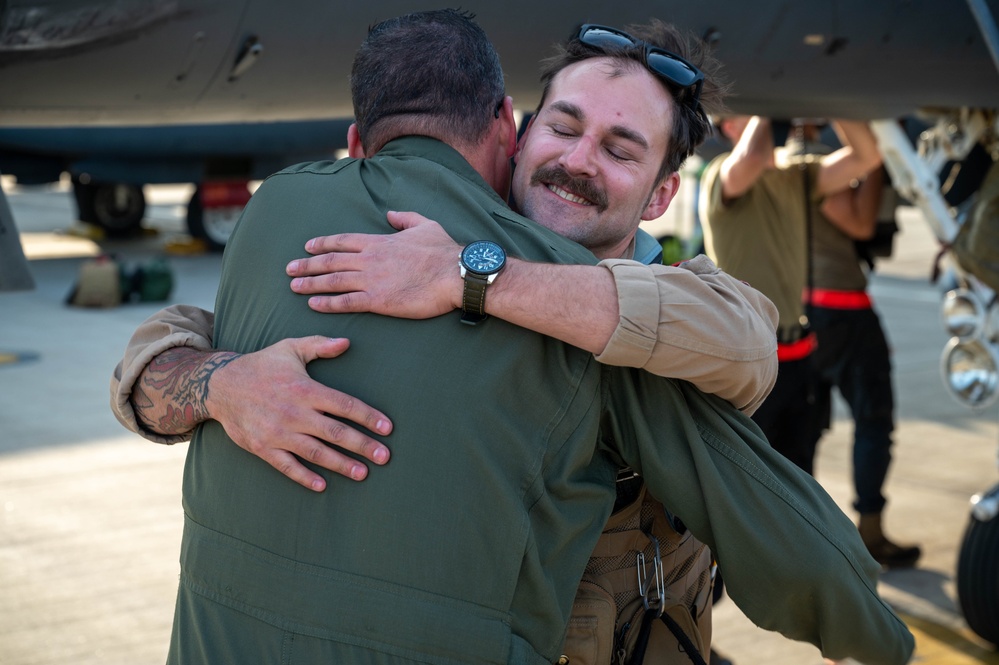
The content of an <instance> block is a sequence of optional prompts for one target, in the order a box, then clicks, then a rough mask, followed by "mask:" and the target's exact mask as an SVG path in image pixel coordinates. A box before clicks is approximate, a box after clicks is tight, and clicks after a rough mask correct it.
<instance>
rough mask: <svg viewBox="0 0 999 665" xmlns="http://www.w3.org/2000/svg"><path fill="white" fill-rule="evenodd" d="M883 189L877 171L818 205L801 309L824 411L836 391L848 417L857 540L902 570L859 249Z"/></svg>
mask: <svg viewBox="0 0 999 665" xmlns="http://www.w3.org/2000/svg"><path fill="white" fill-rule="evenodd" d="M884 190H885V182H884V176H883V169H875V170H874V171H872V172H871V173H870V174H869V175H868V176H867V177H866V178H864V179H863V180H861V181H859V182H857V183H856V184H855V186H851V187H848V188H847V189H844V190H842V191H840V192H836V193H833V194H831V195H829V196H827V197H826V199H825V200H824V201H823V202H822V206H821V209H820V213H821V214H819V215H817V216H816V217H815V220H814V222H815V226H814V232H813V233H814V242H813V244H812V256H813V265H814V270H813V280H814V281H813V287H812V289H811V290H810V291H808V292H807V293H806V302H807V303H808V304H809V306H810V309H809V321H810V322H811V323H812V328H813V329H814V330H815V334H816V336H817V338H818V347H817V349H816V351H815V365H816V369H817V371H818V373H819V380H820V385H819V396H820V403H822V401H823V400H824V401H825V403H826V408H827V409H828V408H829V406H830V405H829V400H830V395H829V390H830V388H831V387H832V386H836V387H837V388H838V389H839V392H840V394H841V395H842V396H843V399H844V400H846V403H847V404H848V405H849V407H850V413H851V415H852V417H853V422H854V433H853V486H854V491H855V492H856V497H855V500H854V503H853V507H854V509H855V510H856V511H857V512H858V513H859V514H860V518H859V524H858V528H859V530H860V537H861V538H862V539H863V541H864V544H865V545H866V546H867V549H868V551H870V553H871V556H873V557H874V559H875V560H876V561H877V562H878V563H880V564H882V565H884V566H888V567H906V566H912V565H914V564H915V563H916V561H918V560H919V555H920V548H919V547H918V546H915V545H899V544H897V543H895V542H893V541H891V540H889V539H888V537H887V536H885V534H884V528H883V524H882V515H883V513H884V509H885V506H886V505H887V499H886V498H885V496H884V485H885V481H886V479H887V477H888V468H889V466H890V464H891V446H892V437H891V434H892V431H893V430H894V429H895V419H894V404H895V401H894V395H893V388H892V369H891V358H890V356H889V350H888V340H887V339H886V337H885V333H884V329H883V328H882V326H881V321H880V319H879V317H878V314H877V312H876V311H875V310H874V307H873V303H872V301H871V297H870V295H869V294H868V293H867V282H868V280H867V273H866V271H865V269H864V268H865V267H866V263H865V262H864V261H863V260H862V258H861V257H860V256H859V255H858V253H857V245H856V241H858V240H869V239H870V238H871V237H873V235H874V230H875V226H876V225H877V221H878V217H879V212H880V211H881V209H882V205H881V203H882V193H883V192H884Z"/></svg>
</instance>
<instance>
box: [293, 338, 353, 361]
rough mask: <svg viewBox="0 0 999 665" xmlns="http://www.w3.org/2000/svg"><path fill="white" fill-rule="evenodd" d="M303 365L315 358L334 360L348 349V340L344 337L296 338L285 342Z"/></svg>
mask: <svg viewBox="0 0 999 665" xmlns="http://www.w3.org/2000/svg"><path fill="white" fill-rule="evenodd" d="M285 341H286V342H287V343H288V344H289V345H290V346H291V348H292V350H293V351H294V353H295V354H296V355H298V357H299V358H300V359H301V360H302V362H303V363H310V362H312V361H313V360H315V359H316V358H336V357H337V356H339V355H341V354H342V353H343V352H344V351H346V350H347V349H348V348H350V340H349V339H346V338H344V337H323V336H322V335H313V336H311V337H298V338H294V339H288V340H285Z"/></svg>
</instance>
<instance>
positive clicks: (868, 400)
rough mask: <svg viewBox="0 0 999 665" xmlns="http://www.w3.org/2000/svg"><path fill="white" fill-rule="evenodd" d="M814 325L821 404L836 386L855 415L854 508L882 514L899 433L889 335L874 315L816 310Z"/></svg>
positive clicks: (825, 309) (859, 311)
mask: <svg viewBox="0 0 999 665" xmlns="http://www.w3.org/2000/svg"><path fill="white" fill-rule="evenodd" d="M810 320H811V322H812V328H813V330H814V331H815V332H816V333H817V335H818V339H819V345H818V349H817V350H816V352H815V354H814V359H815V366H816V369H817V371H818V378H819V382H820V383H819V392H818V396H819V400H820V401H822V400H825V401H826V403H828V402H829V401H830V400H831V394H830V391H831V388H832V386H836V387H837V388H839V392H840V394H841V395H843V399H844V400H846V403H847V404H849V405H850V411H851V412H852V414H853V420H854V423H855V427H854V437H853V482H854V488H855V489H856V493H857V497H856V500H855V502H854V508H856V510H857V511H858V512H859V513H861V514H870V513H879V512H881V511H882V509H883V508H884V506H885V497H884V495H883V494H882V488H883V487H884V483H885V478H886V477H887V475H888V467H889V465H890V464H891V445H892V439H891V433H892V431H893V430H894V429H895V422H894V397H893V392H892V384H891V359H890V358H889V353H888V342H887V340H886V339H885V334H884V330H883V329H882V328H881V322H880V320H879V319H878V315H877V313H875V312H874V310H873V309H830V308H825V307H814V308H813V309H812V312H811V319H810Z"/></svg>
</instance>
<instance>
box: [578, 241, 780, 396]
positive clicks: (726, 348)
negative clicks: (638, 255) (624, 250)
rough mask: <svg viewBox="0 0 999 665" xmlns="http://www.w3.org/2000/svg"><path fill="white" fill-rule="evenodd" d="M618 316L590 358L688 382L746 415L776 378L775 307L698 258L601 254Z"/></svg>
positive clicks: (743, 283)
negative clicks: (670, 262)
mask: <svg viewBox="0 0 999 665" xmlns="http://www.w3.org/2000/svg"><path fill="white" fill-rule="evenodd" d="M599 265H601V266H603V267H604V268H606V269H607V270H609V271H610V272H611V274H612V275H613V276H614V283H615V285H616V287H617V295H618V307H619V309H620V321H619V323H618V327H617V329H616V330H615V331H614V334H613V335H612V337H611V339H610V341H609V342H608V344H607V346H606V348H605V349H604V351H603V353H601V354H600V355H599V356H597V360H599V361H600V362H602V363H605V364H608V365H620V366H625V367H637V368H640V369H644V370H646V371H648V372H651V373H653V374H656V375H658V376H665V377H669V378H675V379H682V380H684V381H690V382H691V383H693V384H694V385H695V386H697V387H698V388H699V389H701V390H703V391H704V392H706V393H711V394H714V395H718V396H719V397H721V398H722V399H725V400H728V401H729V402H731V403H732V405H734V406H735V407H736V408H738V409H740V410H742V411H744V412H745V413H748V414H751V413H753V412H754V411H755V410H756V409H757V408H758V407H759V405H760V404H762V403H763V400H764V399H765V398H766V396H767V395H769V394H770V391H771V390H772V389H773V386H774V382H775V381H776V380H777V308H776V307H774V304H773V303H772V302H770V300H769V299H768V298H767V297H766V296H764V295H763V294H762V293H760V292H759V291H757V290H756V289H754V288H753V287H751V286H749V285H748V284H746V283H745V282H741V281H739V280H737V279H735V278H734V277H732V276H730V275H728V274H726V273H725V272H722V271H721V270H719V269H718V267H717V266H715V264H714V263H713V262H712V261H711V259H709V258H708V257H706V256H703V255H701V256H698V257H695V258H693V259H690V260H689V261H684V262H683V263H681V264H680V265H679V266H662V265H645V264H643V263H639V262H637V261H628V260H624V259H607V260H604V261H601V262H600V264H599Z"/></svg>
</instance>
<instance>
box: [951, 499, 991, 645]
mask: <svg viewBox="0 0 999 665" xmlns="http://www.w3.org/2000/svg"><path fill="white" fill-rule="evenodd" d="M972 502H973V504H974V506H973V508H972V511H971V520H970V521H969V522H968V528H967V529H966V530H965V532H964V540H963V542H962V543H961V549H960V552H959V554H958V561H957V597H958V601H959V602H960V605H961V612H962V613H963V614H964V619H965V621H967V622H968V626H969V627H970V628H971V630H973V631H975V633H976V634H977V635H978V636H979V637H981V638H982V639H984V640H987V641H989V642H991V643H992V644H995V645H999V517H996V514H995V513H996V512H997V510H999V485H996V486H995V487H993V488H992V489H990V490H989V491H988V492H987V493H985V495H983V496H980V497H975V498H974V499H972Z"/></svg>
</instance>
